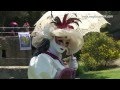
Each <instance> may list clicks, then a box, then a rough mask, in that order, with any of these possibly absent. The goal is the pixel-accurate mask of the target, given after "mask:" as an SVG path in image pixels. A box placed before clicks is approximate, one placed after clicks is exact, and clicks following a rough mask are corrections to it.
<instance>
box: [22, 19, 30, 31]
mask: <svg viewBox="0 0 120 90" xmlns="http://www.w3.org/2000/svg"><path fill="white" fill-rule="evenodd" d="M23 27H25V31H26V32H29V28H30V25H29V23H28V22H27V21H26V22H25V23H24V24H23Z"/></svg>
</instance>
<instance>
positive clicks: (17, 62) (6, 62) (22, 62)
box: [0, 58, 30, 66]
mask: <svg viewBox="0 0 120 90" xmlns="http://www.w3.org/2000/svg"><path fill="white" fill-rule="evenodd" d="M29 62H30V58H2V59H0V66H28V65H29Z"/></svg>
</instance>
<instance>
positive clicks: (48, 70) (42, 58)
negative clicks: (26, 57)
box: [28, 53, 78, 79]
mask: <svg viewBox="0 0 120 90" xmlns="http://www.w3.org/2000/svg"><path fill="white" fill-rule="evenodd" d="M74 67H76V68H77V67H78V66H77V61H76V60H74V62H70V68H74ZM65 68H66V67H65V66H64V65H63V63H61V62H60V60H58V59H55V58H53V57H51V56H50V55H48V54H46V53H41V54H39V55H38V56H35V57H33V58H32V59H31V61H30V65H29V68H28V78H29V79H55V76H56V74H57V73H58V72H59V71H62V70H63V69H65Z"/></svg>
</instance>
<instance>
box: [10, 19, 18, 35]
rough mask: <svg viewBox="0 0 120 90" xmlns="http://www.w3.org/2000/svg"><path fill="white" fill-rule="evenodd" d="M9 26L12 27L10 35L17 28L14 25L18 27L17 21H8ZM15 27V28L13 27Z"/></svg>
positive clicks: (16, 30)
mask: <svg viewBox="0 0 120 90" xmlns="http://www.w3.org/2000/svg"><path fill="white" fill-rule="evenodd" d="M10 27H13V28H12V29H11V30H10V31H11V35H12V36H15V33H16V32H18V29H17V28H16V27H18V23H17V22H14V21H12V22H11V23H10ZM14 27H15V28H14Z"/></svg>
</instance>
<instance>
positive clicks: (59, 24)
mask: <svg viewBox="0 0 120 90" xmlns="http://www.w3.org/2000/svg"><path fill="white" fill-rule="evenodd" d="M67 16H68V14H65V15H64V17H63V20H62V22H61V20H60V18H59V17H58V16H56V17H55V19H54V21H53V22H51V23H54V24H55V25H56V26H57V28H60V29H64V28H69V29H74V27H73V26H71V25H70V24H71V23H76V24H77V25H78V26H79V24H78V22H77V21H80V22H81V20H80V19H78V18H69V19H68V20H67Z"/></svg>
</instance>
